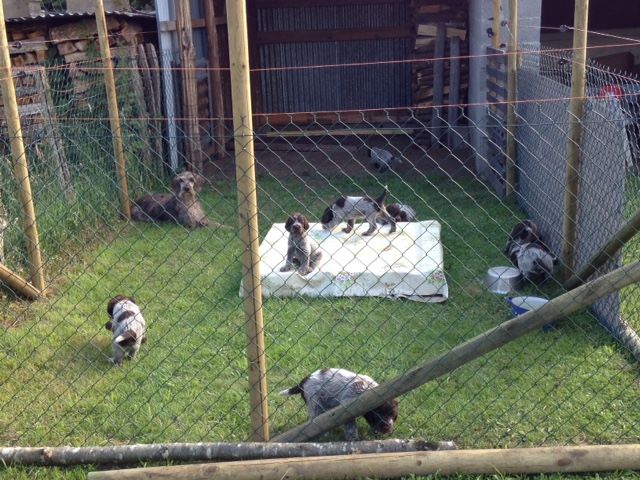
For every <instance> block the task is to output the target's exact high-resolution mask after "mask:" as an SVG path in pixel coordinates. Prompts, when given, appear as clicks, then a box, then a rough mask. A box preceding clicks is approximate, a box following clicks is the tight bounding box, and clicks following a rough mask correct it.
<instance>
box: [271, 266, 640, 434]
mask: <svg viewBox="0 0 640 480" xmlns="http://www.w3.org/2000/svg"><path fill="white" fill-rule="evenodd" d="M638 281H640V262H636V263H634V264H632V265H627V266H624V267H621V268H618V269H616V270H614V271H612V272H611V273H608V274H607V275H604V276H602V277H600V278H598V279H596V280H593V281H591V282H589V283H587V284H585V285H583V286H581V287H578V288H576V289H575V290H572V291H570V292H567V293H565V294H564V295H561V296H559V297H556V298H554V299H553V300H551V301H550V302H549V303H547V304H545V305H544V306H542V307H541V308H539V309H537V310H531V311H529V312H527V313H525V314H523V315H521V316H519V317H515V318H512V319H511V320H508V321H506V322H504V323H501V324H500V325H498V326H497V327H494V328H492V329H490V330H487V331H486V332H484V333H481V334H480V335H478V336H476V337H474V338H472V339H471V340H468V341H466V342H464V343H461V344H459V345H458V346H456V347H454V348H453V349H451V350H449V351H448V352H446V353H443V354H442V355H438V356H437V357H436V358H434V359H432V360H429V361H428V362H426V363H423V364H422V365H418V366H416V367H414V368H412V369H411V370H409V371H408V372H407V373H405V374H403V375H400V376H398V377H396V378H394V379H392V380H390V381H388V382H386V383H384V384H382V385H380V386H378V387H376V388H373V389H371V390H367V391H366V392H364V393H363V394H362V395H360V396H359V397H357V398H356V399H354V400H352V401H349V402H346V403H344V404H343V405H342V406H340V407H336V408H334V409H332V410H329V411H328V412H325V413H323V414H322V415H319V416H317V417H316V418H314V419H313V422H307V423H304V424H302V425H299V426H297V427H295V428H293V429H291V430H288V431H286V432H284V433H282V434H280V435H278V436H277V437H275V438H274V439H273V441H274V442H303V441H306V440H309V439H312V438H314V437H316V436H318V435H320V434H322V433H324V432H326V431H329V430H331V429H332V428H335V427H337V426H339V425H342V424H344V423H345V422H347V421H348V420H350V419H352V418H354V417H359V416H361V415H364V414H365V413H366V412H368V411H370V410H373V409H374V408H376V407H377V406H379V405H380V404H381V403H383V402H385V401H387V400H391V399H392V398H395V397H397V396H399V395H402V394H404V393H407V392H409V391H411V390H414V389H416V388H418V387H419V386H421V385H423V384H425V383H426V382H428V381H430V380H433V379H434V378H438V377H439V376H441V375H444V374H446V373H449V372H452V371H453V370H455V369H456V368H459V367H461V366H462V365H464V364H466V363H469V362H470V361H471V360H474V359H476V358H478V357H481V356H482V355H484V354H486V353H488V352H491V351H493V350H495V349H497V348H499V347H501V346H503V345H505V344H507V343H509V342H512V341H514V340H516V339H518V338H520V337H522V336H523V335H525V334H527V333H529V332H532V331H533V330H536V329H538V328H541V327H542V326H543V325H546V324H547V323H550V322H552V321H554V320H557V319H558V318H560V317H563V316H565V315H569V314H572V313H574V312H577V311H578V310H580V309H582V308H584V307H586V306H587V305H591V304H592V303H593V302H595V301H596V300H598V299H600V298H602V297H604V296H605V295H609V294H610V293H612V292H614V291H618V290H620V289H621V288H623V287H626V286H627V285H630V284H632V283H634V282H638Z"/></svg>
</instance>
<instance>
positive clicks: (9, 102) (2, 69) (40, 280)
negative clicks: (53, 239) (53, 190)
mask: <svg viewBox="0 0 640 480" xmlns="http://www.w3.org/2000/svg"><path fill="white" fill-rule="evenodd" d="M0 50H2V51H0V77H1V78H0V84H1V88H2V98H3V101H4V116H5V118H6V121H7V127H8V130H9V132H8V134H9V143H10V146H11V156H12V157H13V163H14V172H15V176H16V181H17V182H18V188H19V189H20V203H21V204H22V212H23V215H24V219H23V221H24V234H25V237H26V239H27V254H28V257H29V273H30V277H31V282H32V283H33V285H34V286H35V287H36V288H37V289H38V290H40V291H42V290H44V288H45V281H44V270H43V266H42V254H41V253H40V239H39V236H38V225H37V223H36V209H35V206H34V204H33V196H32V194H31V180H30V179H29V167H28V165H27V156H26V152H25V149H24V141H23V138H22V126H21V125H20V114H19V112H18V102H17V100H16V90H15V85H14V84H13V72H12V70H11V58H10V57H9V45H8V41H7V28H6V25H5V19H4V8H3V6H2V5H0Z"/></svg>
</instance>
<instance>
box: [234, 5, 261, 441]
mask: <svg viewBox="0 0 640 480" xmlns="http://www.w3.org/2000/svg"><path fill="white" fill-rule="evenodd" d="M227 30H228V32H229V59H230V62H231V101H232V103H233V132H234V133H233V135H234V143H235V156H236V181H237V183H238V214H239V217H240V240H241V242H242V250H243V253H242V270H243V272H242V289H243V296H244V311H245V316H246V334H247V358H248V361H249V388H250V393H249V395H250V404H251V430H252V431H251V440H254V441H266V440H268V439H269V414H268V404H267V375H266V358H265V354H264V325H263V318H262V282H261V278H260V252H259V247H260V244H259V239H258V203H257V196H256V188H257V187H256V176H255V165H254V158H255V156H254V148H253V121H252V111H251V85H250V79H249V41H248V33H247V7H246V3H245V0H227Z"/></svg>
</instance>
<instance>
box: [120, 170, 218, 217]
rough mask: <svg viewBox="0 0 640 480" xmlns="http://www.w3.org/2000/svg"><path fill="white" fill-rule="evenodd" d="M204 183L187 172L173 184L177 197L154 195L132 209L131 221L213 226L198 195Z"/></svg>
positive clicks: (138, 200)
mask: <svg viewBox="0 0 640 480" xmlns="http://www.w3.org/2000/svg"><path fill="white" fill-rule="evenodd" d="M203 184H204V179H203V178H202V177H201V176H200V175H194V174H193V173H191V172H189V171H186V172H182V173H180V174H178V175H176V176H175V177H174V179H173V180H172V181H171V190H173V193H154V194H151V195H145V196H144V197H141V198H139V199H137V200H136V201H135V202H134V204H133V206H132V207H131V218H132V219H133V220H138V221H142V222H172V223H179V224H180V225H183V226H185V227H189V228H197V227H206V226H208V225H209V219H208V218H207V215H206V214H205V213H204V210H203V209H202V205H200V201H199V200H198V193H197V192H199V191H201V190H202V185H203Z"/></svg>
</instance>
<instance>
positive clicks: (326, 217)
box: [320, 206, 333, 223]
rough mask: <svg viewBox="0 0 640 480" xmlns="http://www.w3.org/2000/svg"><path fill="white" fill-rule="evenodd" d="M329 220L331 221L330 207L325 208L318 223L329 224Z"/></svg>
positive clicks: (331, 212) (331, 210) (331, 211)
mask: <svg viewBox="0 0 640 480" xmlns="http://www.w3.org/2000/svg"><path fill="white" fill-rule="evenodd" d="M331 220H333V208H331V206H328V207H327V208H325V209H324V213H323V214H322V217H321V218H320V222H321V223H329V222H330V221H331Z"/></svg>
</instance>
